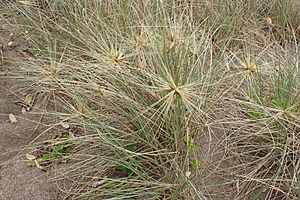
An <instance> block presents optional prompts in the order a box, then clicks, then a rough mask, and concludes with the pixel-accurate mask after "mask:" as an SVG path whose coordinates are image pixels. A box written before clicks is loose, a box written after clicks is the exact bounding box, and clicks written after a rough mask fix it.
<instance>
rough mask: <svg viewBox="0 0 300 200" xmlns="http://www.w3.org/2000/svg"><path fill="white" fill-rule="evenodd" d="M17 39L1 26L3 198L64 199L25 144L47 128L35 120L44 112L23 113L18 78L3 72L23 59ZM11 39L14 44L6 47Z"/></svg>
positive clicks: (0, 182)
mask: <svg viewBox="0 0 300 200" xmlns="http://www.w3.org/2000/svg"><path fill="white" fill-rule="evenodd" d="M17 39H18V38H12V35H11V32H10V31H7V29H5V28H3V27H0V50H1V51H0V200H19V199H22V200H46V199H49V200H50V199H51V200H55V199H62V197H61V196H60V194H59V192H58V190H57V189H56V187H55V186H54V185H52V184H49V183H48V182H46V176H42V175H45V172H43V171H42V170H40V169H38V168H35V167H28V166H27V161H26V156H25V153H26V152H27V151H28V150H26V148H25V147H26V145H28V144H29V143H30V142H31V141H32V140H33V139H34V138H36V137H37V136H38V135H39V134H40V133H41V131H42V129H43V128H42V127H41V128H40V127H38V128H37V125H36V123H35V122H37V121H39V120H40V117H41V116H38V115H34V114H33V112H32V111H31V112H28V113H25V114H24V113H22V106H20V105H17V104H16V103H14V102H15V101H17V100H18V99H17V97H16V95H15V94H14V93H13V92H12V90H11V88H12V86H13V85H14V84H15V83H14V80H9V79H7V78H5V77H4V76H1V72H3V71H5V70H8V69H11V68H13V69H14V70H16V69H17V67H18V66H17V64H16V63H15V62H14V60H20V59H23V58H22V55H21V54H20V53H19V51H18V45H19V44H18V43H19V42H20V41H17ZM9 42H13V43H14V45H13V46H11V47H7V48H6V46H7V44H8V43H9ZM8 60H11V61H12V62H11V63H10V62H7V61H8ZM8 63H10V64H8ZM9 114H13V115H14V116H15V117H16V119H17V122H16V123H11V122H10V119H9Z"/></svg>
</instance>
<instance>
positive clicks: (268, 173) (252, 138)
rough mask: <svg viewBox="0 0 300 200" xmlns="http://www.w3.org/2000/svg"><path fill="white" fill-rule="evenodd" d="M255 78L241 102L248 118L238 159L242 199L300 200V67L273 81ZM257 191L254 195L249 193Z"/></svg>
mask: <svg viewBox="0 0 300 200" xmlns="http://www.w3.org/2000/svg"><path fill="white" fill-rule="evenodd" d="M259 71H260V70H259V68H258V69H257V71H256V73H254V74H252V76H251V77H249V79H248V84H247V86H246V88H245V93H244V96H243V97H242V99H241V100H240V101H239V102H240V104H241V111H242V113H243V115H244V117H243V119H239V120H241V121H240V122H239V123H242V122H243V123H242V124H240V125H239V129H238V132H236V133H235V134H232V139H233V140H234V141H236V143H235V147H234V148H232V149H235V150H234V152H235V153H234V154H235V155H236V156H237V158H238V162H239V163H240V164H239V165H240V166H239V167H238V165H237V166H235V167H234V168H236V169H240V170H241V171H237V180H238V189H239V192H240V193H239V195H238V196H239V198H248V197H251V198H253V197H261V196H263V197H264V198H266V199H272V198H275V197H280V198H297V197H298V195H299V193H298V191H299V163H300V160H299V152H300V148H299V147H300V135H299V134H300V126H299V122H300V118H299V116H300V110H299V108H300V107H299V105H300V96H299V95H300V88H299V71H298V69H297V66H295V65H284V66H282V67H280V68H279V69H276V70H275V69H274V70H273V71H272V72H271V73H269V75H268V76H266V75H263V74H262V73H259ZM250 187H251V188H252V189H251V190H250V189H249V188H250Z"/></svg>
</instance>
